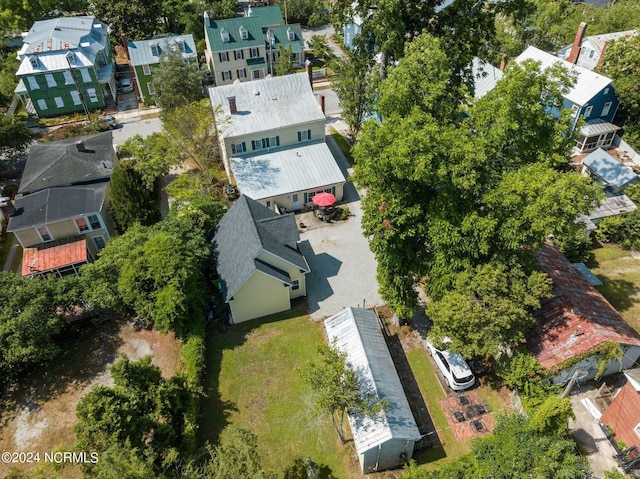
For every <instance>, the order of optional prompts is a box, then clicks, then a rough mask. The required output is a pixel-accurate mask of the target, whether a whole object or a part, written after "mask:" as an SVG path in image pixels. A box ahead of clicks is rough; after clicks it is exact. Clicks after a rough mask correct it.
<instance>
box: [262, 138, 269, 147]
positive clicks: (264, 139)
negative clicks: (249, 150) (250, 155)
mask: <svg viewBox="0 0 640 479" xmlns="http://www.w3.org/2000/svg"><path fill="white" fill-rule="evenodd" d="M267 146H269V140H268V139H267V138H263V139H262V148H266V147H267Z"/></svg>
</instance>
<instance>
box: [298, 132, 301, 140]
mask: <svg viewBox="0 0 640 479" xmlns="http://www.w3.org/2000/svg"><path fill="white" fill-rule="evenodd" d="M298 141H302V132H301V131H299V132H298Z"/></svg>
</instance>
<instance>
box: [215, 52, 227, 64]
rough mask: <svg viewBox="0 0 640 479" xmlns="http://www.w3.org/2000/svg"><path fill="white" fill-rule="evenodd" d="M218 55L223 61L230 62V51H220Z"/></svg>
mask: <svg viewBox="0 0 640 479" xmlns="http://www.w3.org/2000/svg"><path fill="white" fill-rule="evenodd" d="M218 57H219V58H220V61H221V62H228V61H229V52H220V53H218Z"/></svg>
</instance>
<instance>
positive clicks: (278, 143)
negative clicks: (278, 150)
mask: <svg viewBox="0 0 640 479" xmlns="http://www.w3.org/2000/svg"><path fill="white" fill-rule="evenodd" d="M276 146H280V137H279V136H276Z"/></svg>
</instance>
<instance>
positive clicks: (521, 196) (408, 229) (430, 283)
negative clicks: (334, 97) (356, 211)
mask: <svg viewBox="0 0 640 479" xmlns="http://www.w3.org/2000/svg"><path fill="white" fill-rule="evenodd" d="M442 48H443V47H442V46H441V42H440V41H438V40H436V39H434V38H433V37H431V36H429V35H423V36H422V37H418V38H416V40H415V41H414V45H413V46H412V47H409V48H408V49H407V50H408V53H407V55H406V56H405V58H404V59H402V60H400V62H399V64H398V66H396V67H393V68H391V69H390V70H389V75H388V78H387V80H384V81H383V82H382V84H381V86H380V89H379V92H380V96H379V99H378V102H377V103H378V104H379V105H380V111H381V113H382V114H383V121H382V122H381V123H379V124H378V123H374V122H368V123H367V124H365V128H364V132H363V135H362V137H361V140H360V141H359V143H358V144H357V145H356V147H355V149H354V157H355V162H356V166H355V172H354V175H353V179H354V181H355V182H356V183H357V184H358V186H359V187H364V188H366V190H367V193H366V195H365V196H364V197H363V199H362V208H363V218H362V226H363V230H364V233H365V235H366V236H368V237H369V241H370V243H369V244H370V247H371V249H372V251H373V252H374V254H375V256H376V259H377V261H378V273H377V279H378V283H379V285H380V293H381V295H382V297H383V298H384V299H385V300H386V301H387V302H389V304H390V305H391V306H392V307H393V308H394V309H395V310H396V311H397V312H398V313H399V314H400V315H408V314H410V312H411V311H412V310H413V309H414V308H415V307H416V305H417V296H416V291H415V289H414V288H415V286H416V285H417V284H418V283H420V284H422V285H423V286H424V288H425V290H426V292H427V294H428V295H429V296H430V297H431V299H432V300H433V305H432V306H431V308H432V312H433V313H434V323H435V325H436V331H437V332H439V333H442V334H444V333H449V332H451V333H455V334H451V336H452V337H454V336H458V337H459V341H460V342H459V344H458V346H462V345H465V348H466V349H467V350H468V351H469V352H471V351H473V352H474V354H477V353H483V354H489V352H490V351H495V348H496V347H497V342H498V341H501V342H503V343H506V344H509V343H511V342H512V341H514V342H520V341H521V340H522V338H523V333H524V331H525V330H526V326H527V325H528V324H530V321H531V319H530V313H531V311H533V310H534V309H535V308H536V307H537V305H538V304H539V301H540V300H541V299H542V298H544V297H546V296H547V295H548V291H549V287H548V285H547V283H546V282H545V280H544V275H541V273H539V272H537V263H536V262H535V260H534V258H533V257H532V252H535V251H536V250H537V249H538V248H539V247H540V246H542V244H543V243H544V242H545V241H546V240H547V237H548V235H555V236H557V237H563V236H566V235H567V234H569V233H573V232H574V231H575V228H578V227H579V225H576V223H575V218H576V215H577V214H580V213H586V212H588V211H589V210H590V209H591V208H592V207H593V206H594V205H595V201H596V199H597V197H598V189H597V188H596V187H595V186H594V185H593V184H592V183H591V180H590V179H588V178H584V177H582V176H580V175H577V174H575V173H573V172H565V170H566V165H567V160H565V159H564V158H565V157H564V154H565V153H566V152H567V151H568V149H569V147H570V145H571V144H572V140H571V136H570V135H569V134H568V132H569V129H568V127H569V124H568V119H567V114H566V112H561V114H560V119H559V120H558V119H557V118H556V117H555V116H554V111H557V109H558V108H557V105H555V103H554V100H553V98H559V97H560V95H561V93H562V92H563V91H565V90H566V88H568V86H569V85H570V84H571V83H570V82H571V79H570V78H569V77H568V74H567V73H566V71H561V70H559V71H555V70H547V71H545V72H540V70H539V66H538V65H537V64H535V63H526V64H524V65H522V66H520V65H513V66H512V67H511V68H510V69H509V70H508V71H507V72H506V75H505V77H504V78H503V79H502V81H500V82H499V83H498V85H497V86H496V88H495V89H494V90H493V91H492V92H490V93H489V94H487V95H486V96H485V97H483V98H482V99H481V100H479V101H478V102H476V103H475V104H471V105H469V106H467V107H465V109H466V111H465V112H464V114H462V111H463V106H464V104H463V103H460V100H458V102H456V98H460V97H459V96H458V94H457V92H456V86H455V85H456V82H455V81H453V80H452V76H453V73H452V72H451V64H450V63H448V62H447V58H446V56H444V54H443V53H442ZM420 51H422V52H424V54H423V55H421V54H420ZM425 64H427V65H428V66H427V67H425ZM411 71H414V72H415V71H421V72H423V74H422V75H413V76H414V77H420V78H411V76H410V75H409V72H411ZM556 95H557V96H556ZM503 280H504V281H507V282H511V285H510V286H509V287H507V289H504V288H505V285H502V284H499V283H500V282H501V281H503ZM509 288H513V289H512V290H509ZM523 297H524V298H525V299H526V301H524V302H523V301H522V298H523ZM470 313H473V315H472V317H471V321H470V324H475V326H477V327H478V328H479V329H480V330H482V329H483V327H484V325H490V324H491V323H492V322H493V320H494V319H492V318H497V317H499V316H500V320H499V321H498V322H499V323H500V324H501V328H500V329H501V335H498V336H497V337H490V336H491V334H492V333H491V332H490V331H493V330H491V329H489V330H487V334H486V335H484V334H482V332H478V331H477V330H476V329H475V328H472V327H471V326H469V327H465V328H462V329H459V328H457V326H460V324H461V322H460V321H458V319H460V318H462V317H465V315H466V314H470ZM501 315H505V316H501ZM455 318H458V319H455ZM465 320H467V321H468V320H469V317H465ZM462 322H464V320H463V321H462ZM496 324H497V323H496ZM472 329H473V330H472ZM493 332H495V331H493Z"/></svg>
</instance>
